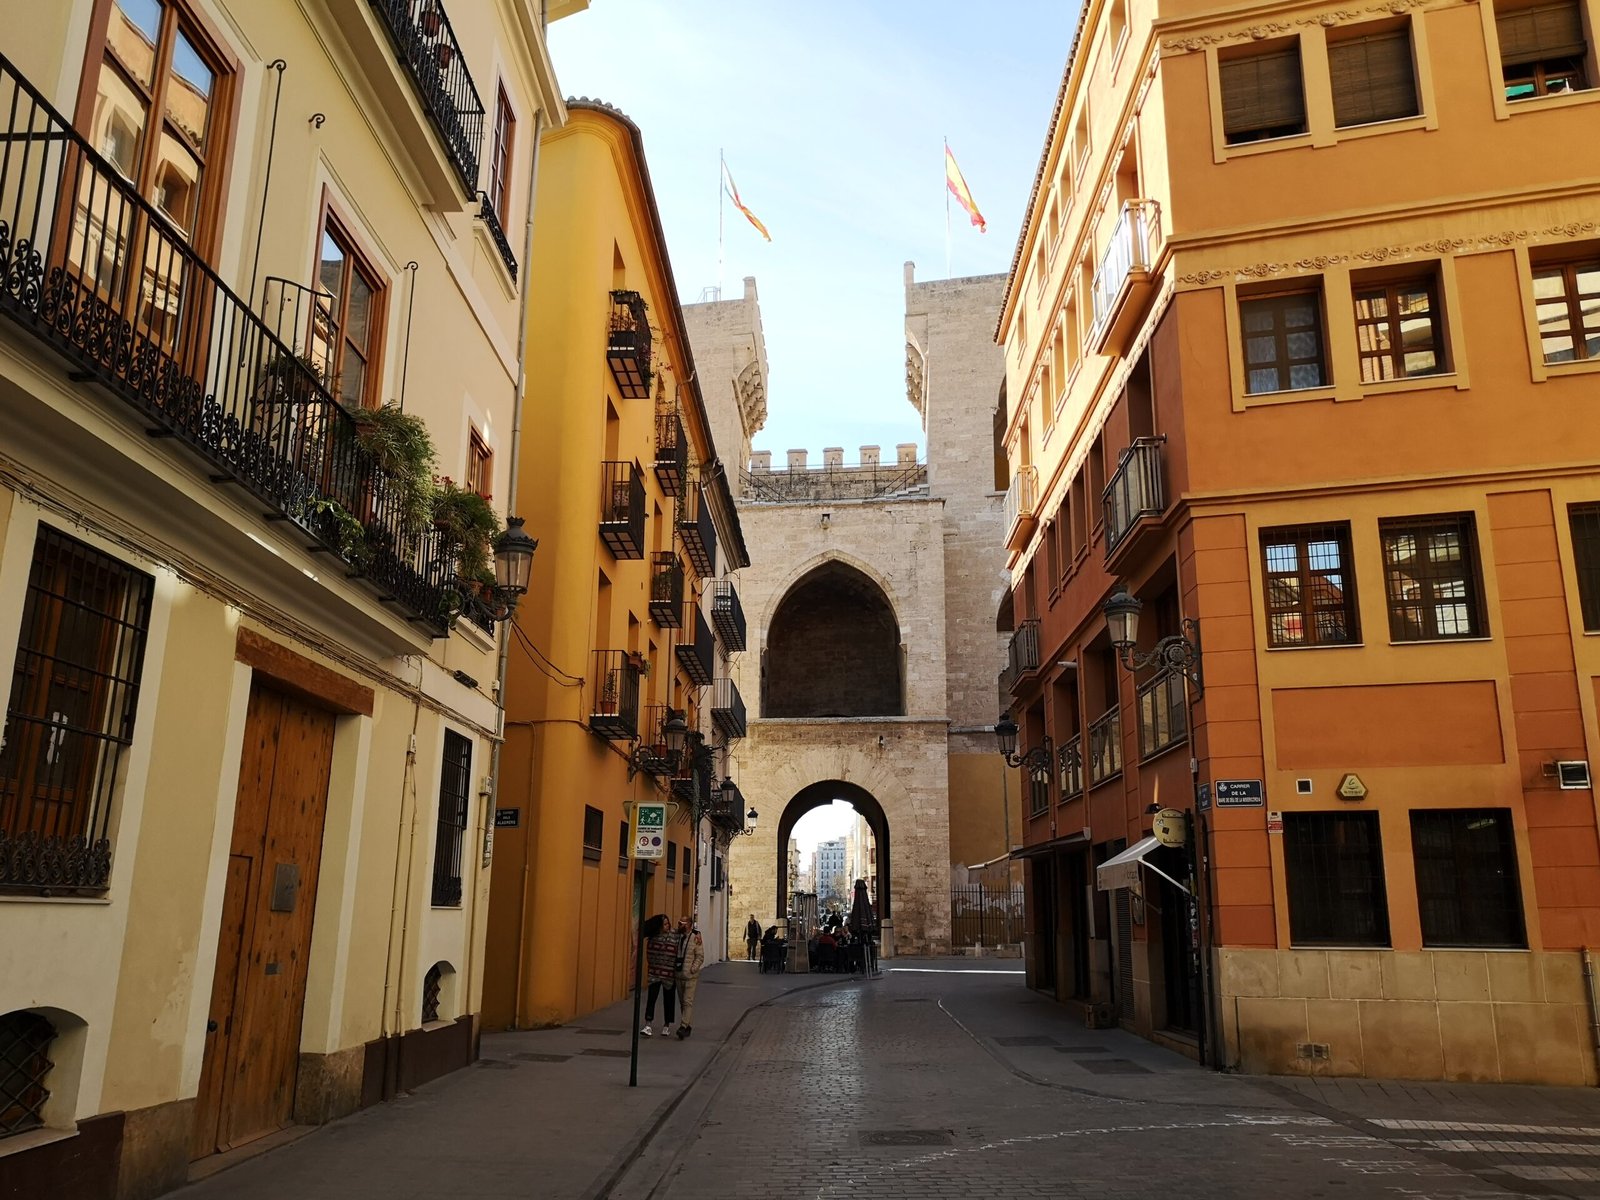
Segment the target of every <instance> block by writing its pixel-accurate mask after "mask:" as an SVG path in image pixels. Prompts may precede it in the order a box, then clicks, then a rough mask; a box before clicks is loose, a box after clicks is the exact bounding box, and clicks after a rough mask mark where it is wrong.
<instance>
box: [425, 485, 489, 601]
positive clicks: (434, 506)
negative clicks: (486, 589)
mask: <svg viewBox="0 0 1600 1200" xmlns="http://www.w3.org/2000/svg"><path fill="white" fill-rule="evenodd" d="M431 511H432V514H433V525H434V528H435V529H437V530H438V531H439V532H440V534H441V535H442V536H443V537H444V540H445V541H446V542H447V543H449V544H450V545H451V546H452V547H454V549H455V554H456V575H457V576H458V577H460V578H461V579H466V580H493V579H494V543H495V539H496V538H498V537H499V536H500V518H499V516H497V515H496V513H495V511H494V507H493V506H492V505H491V504H490V503H489V498H488V497H487V496H480V495H479V494H478V493H477V492H475V491H473V490H472V489H471V488H464V487H461V486H460V485H458V484H457V483H456V481H455V480H453V479H451V478H450V477H449V476H448V475H444V476H441V477H440V478H439V479H438V480H437V481H436V485H435V487H434V489H433V496H432V500H431Z"/></svg>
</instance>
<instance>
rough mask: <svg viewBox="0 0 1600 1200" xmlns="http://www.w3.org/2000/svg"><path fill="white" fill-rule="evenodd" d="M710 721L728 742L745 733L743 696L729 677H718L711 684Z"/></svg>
mask: <svg viewBox="0 0 1600 1200" xmlns="http://www.w3.org/2000/svg"><path fill="white" fill-rule="evenodd" d="M711 723H712V724H713V725H715V726H716V727H717V730H718V731H719V732H720V733H721V734H722V736H723V737H725V738H726V739H728V741H730V742H731V741H733V740H734V739H735V738H742V737H743V736H744V734H745V725H746V723H745V711H744V697H743V696H741V695H739V689H738V687H737V686H736V685H735V684H734V682H733V680H731V679H719V680H717V681H716V683H714V684H713V685H712V688H711Z"/></svg>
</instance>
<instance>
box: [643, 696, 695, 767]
mask: <svg viewBox="0 0 1600 1200" xmlns="http://www.w3.org/2000/svg"><path fill="white" fill-rule="evenodd" d="M671 713H672V709H670V708H668V707H667V706H666V705H665V704H648V705H646V706H645V710H644V721H643V723H642V725H641V726H640V734H639V738H640V740H639V747H638V749H637V750H636V751H635V753H634V763H635V765H637V766H638V768H639V770H641V771H643V772H644V773H645V774H646V775H653V776H655V777H656V778H658V779H661V778H666V777H669V776H672V775H675V774H677V771H678V764H679V762H680V761H681V760H682V758H683V754H682V752H681V751H680V752H676V753H675V752H673V751H672V750H669V749H668V748H667V735H666V729H665V726H666V723H667V718H668V716H670V715H671Z"/></svg>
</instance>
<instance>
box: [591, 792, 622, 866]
mask: <svg viewBox="0 0 1600 1200" xmlns="http://www.w3.org/2000/svg"><path fill="white" fill-rule="evenodd" d="M605 822H606V815H605V813H603V812H601V811H600V810H599V809H598V808H594V807H592V806H591V805H588V804H585V805H584V806H583V861H584V862H599V861H600V852H601V851H602V850H603V849H604V848H605V843H604V839H605ZM623 826H624V828H626V826H627V822H626V821H624V822H623ZM624 840H626V839H624Z"/></svg>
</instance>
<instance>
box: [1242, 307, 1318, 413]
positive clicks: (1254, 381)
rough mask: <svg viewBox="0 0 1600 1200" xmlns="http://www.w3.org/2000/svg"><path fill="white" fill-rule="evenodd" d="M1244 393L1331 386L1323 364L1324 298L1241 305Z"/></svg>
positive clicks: (1255, 393) (1259, 393) (1254, 394)
mask: <svg viewBox="0 0 1600 1200" xmlns="http://www.w3.org/2000/svg"><path fill="white" fill-rule="evenodd" d="M1239 324H1240V327H1241V331H1242V332H1243V335H1244V390H1245V391H1246V392H1247V393H1249V394H1250V395H1252V396H1258V395H1261V394H1262V393H1264V392H1292V391H1297V390H1299V389H1301V388H1314V387H1322V386H1324V385H1325V384H1326V383H1327V382H1328V372H1327V368H1326V367H1325V366H1324V365H1323V360H1322V295H1321V293H1320V292H1291V293H1289V294H1288V295H1283V296H1259V297H1255V298H1253V299H1247V300H1241V301H1240V302H1239Z"/></svg>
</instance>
